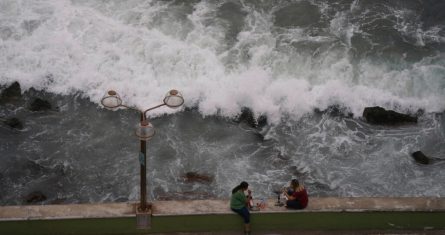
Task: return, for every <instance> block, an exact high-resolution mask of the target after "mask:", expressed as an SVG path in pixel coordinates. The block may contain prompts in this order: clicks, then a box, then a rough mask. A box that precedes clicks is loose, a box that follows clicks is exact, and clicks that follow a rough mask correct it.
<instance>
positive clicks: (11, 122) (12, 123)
mask: <svg viewBox="0 0 445 235" xmlns="http://www.w3.org/2000/svg"><path fill="white" fill-rule="evenodd" d="M3 123H4V124H5V125H7V126H9V127H11V128H14V129H19V130H21V129H23V123H22V122H21V121H20V120H19V119H18V118H15V117H13V118H8V119H6V120H4V121H3Z"/></svg>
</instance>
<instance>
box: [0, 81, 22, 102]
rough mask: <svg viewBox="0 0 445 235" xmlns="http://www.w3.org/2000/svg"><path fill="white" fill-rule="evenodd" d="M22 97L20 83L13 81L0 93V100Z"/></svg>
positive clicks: (5, 100)
mask: <svg viewBox="0 0 445 235" xmlns="http://www.w3.org/2000/svg"><path fill="white" fill-rule="evenodd" d="M21 97H22V89H21V88H20V83H18V82H14V83H12V84H11V85H10V86H9V87H7V88H6V89H5V90H3V92H2V93H1V95H0V101H1V102H9V101H11V100H17V99H20V98H21Z"/></svg>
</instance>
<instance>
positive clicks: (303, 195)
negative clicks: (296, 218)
mask: <svg viewBox="0 0 445 235" xmlns="http://www.w3.org/2000/svg"><path fill="white" fill-rule="evenodd" d="M283 193H284V195H285V196H286V197H287V201H286V207H287V208H290V209H297V210H301V209H304V208H306V207H307V204H308V201H309V199H308V196H307V191H306V189H305V188H304V186H303V185H302V184H300V183H299V182H298V180H297V179H293V180H291V182H290V187H289V188H284V189H283Z"/></svg>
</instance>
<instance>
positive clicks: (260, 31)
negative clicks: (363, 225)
mask: <svg viewBox="0 0 445 235" xmlns="http://www.w3.org/2000/svg"><path fill="white" fill-rule="evenodd" d="M14 81H18V82H19V83H20V84H21V86H22V88H23V89H24V90H26V92H25V95H24V99H23V100H21V101H19V103H18V104H6V105H3V106H0V115H1V116H2V117H9V116H17V117H19V118H22V119H23V120H24V121H25V129H24V130H22V131H16V130H11V129H8V128H6V127H4V126H2V127H1V128H0V140H1V145H0V162H1V163H0V204H21V203H22V202H23V196H25V195H26V194H28V193H29V192H32V191H36V190H38V191H42V192H43V193H44V194H46V195H47V196H48V198H49V199H48V200H47V201H46V202H45V203H52V202H54V203H55V202H60V201H62V202H66V203H72V202H100V201H127V200H137V199H138V198H139V196H138V193H139V169H138V167H139V165H138V164H139V163H138V148H139V145H138V141H137V139H135V138H134V137H133V130H132V128H133V126H134V125H135V124H136V123H137V122H138V115H137V114H136V113H133V112H132V111H128V110H119V111H116V112H112V111H108V110H104V109H102V108H101V107H100V106H99V100H100V98H101V97H102V95H103V94H104V92H105V91H106V90H109V89H114V90H117V91H118V92H119V93H120V94H121V96H122V97H123V99H124V100H125V102H126V103H127V104H128V105H133V106H137V107H140V108H147V107H150V106H153V105H156V104H158V101H161V100H162V97H163V95H164V94H165V92H166V91H168V90H169V89H171V88H177V89H179V90H181V91H182V92H183V95H184V97H185V98H186V103H185V106H186V107H187V108H188V109H179V110H170V109H168V108H161V109H157V110H155V111H154V112H152V113H150V115H151V117H152V122H153V124H154V125H155V127H156V128H157V135H156V136H155V137H154V139H153V140H152V141H150V142H149V145H148V146H149V148H148V153H149V158H148V162H149V163H148V181H149V193H150V196H151V198H153V199H165V198H189V199H193V198H195V199H196V198H214V197H216V198H226V197H228V196H229V193H230V189H231V188H232V187H234V186H235V185H236V184H238V183H239V182H240V181H242V180H245V181H248V182H249V183H250V184H251V186H252V187H253V189H254V192H255V194H256V195H259V196H272V194H271V192H272V190H273V189H275V188H276V187H278V186H280V185H284V184H286V183H287V182H288V181H289V180H290V179H291V178H293V177H297V178H299V179H301V180H302V181H303V182H304V183H305V184H306V185H307V188H308V191H309V193H310V194H311V195H312V196H326V195H330V196H445V187H443V182H445V171H443V167H444V163H443V161H436V162H435V163H434V164H431V165H426V166H423V165H418V164H416V163H415V162H414V160H413V159H412V158H411V157H410V154H411V153H412V152H414V151H417V150H422V151H424V152H425V153H426V154H428V155H430V156H432V157H435V158H437V159H439V160H440V159H445V120H444V118H443V115H442V114H441V112H443V110H444V109H445V4H444V3H443V2H442V1H440V0H423V1H422V0H394V1H393V0H391V1H389V0H387V1H385V0H372V1H371V0H335V1H332V0H320V1H315V0H286V1H285V0H277V1H268V0H243V1H242V0H224V1H204V0H202V1H180V0H165V1H147V0H131V1H120V0H110V1H100V0H94V1H92V0H71V1H69V0H39V1H33V0H0V85H4V86H5V85H8V84H11V83H12V82H14ZM30 88H34V89H35V90H34V89H30ZM34 96H38V97H44V98H46V99H48V100H49V101H50V102H52V103H53V104H54V105H55V106H57V107H58V111H50V112H43V113H39V112H37V113H32V112H30V111H28V110H27V109H26V108H22V107H26V105H27V104H28V103H29V99H31V97H34ZM376 105H378V106H382V107H385V108H389V109H394V110H397V111H401V112H408V113H416V112H417V111H418V110H423V114H422V115H421V116H420V119H419V123H418V124H417V125H408V126H399V127H396V128H389V127H382V126H372V125H369V124H366V123H365V122H363V121H362V120H361V118H360V116H361V113H362V111H363V109H364V107H367V106H376ZM332 106H337V107H340V109H341V110H343V111H344V112H346V113H352V114H353V115H354V117H352V118H351V117H347V116H342V115H334V114H333V113H332V112H315V111H314V110H326V109H328V108H329V107H332ZM244 107H247V108H249V109H250V110H252V111H253V112H254V113H255V114H256V115H257V116H260V115H263V116H266V117H267V120H268V125H267V126H265V127H263V128H262V129H261V130H257V129H255V128H251V127H249V126H248V125H245V124H242V123H241V124H238V123H236V122H233V121H232V118H233V117H235V116H237V115H239V114H240V112H241V109H242V108H244ZM334 113H335V112H334ZM262 136H264V138H262ZM186 172H198V173H201V174H206V175H209V176H210V177H211V178H212V183H210V184H209V183H205V182H187V181H186V180H184V178H183V177H182V176H183V175H184V174H185V173H186Z"/></svg>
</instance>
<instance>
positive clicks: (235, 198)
mask: <svg viewBox="0 0 445 235" xmlns="http://www.w3.org/2000/svg"><path fill="white" fill-rule="evenodd" d="M248 188H249V184H248V183H247V182H244V181H243V182H241V184H240V185H238V186H236V187H235V188H234V189H233V190H232V197H231V198H230V209H232V211H234V212H236V213H237V214H239V215H241V217H243V219H244V234H246V235H249V234H250V213H249V210H248V209H247V202H248V200H247V199H248V196H247V197H246V195H245V194H244V191H246V190H247V189H248Z"/></svg>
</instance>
